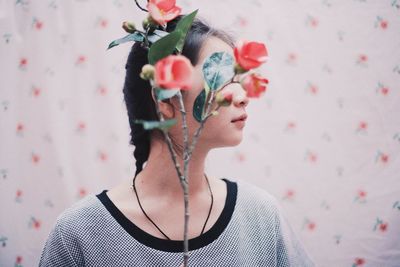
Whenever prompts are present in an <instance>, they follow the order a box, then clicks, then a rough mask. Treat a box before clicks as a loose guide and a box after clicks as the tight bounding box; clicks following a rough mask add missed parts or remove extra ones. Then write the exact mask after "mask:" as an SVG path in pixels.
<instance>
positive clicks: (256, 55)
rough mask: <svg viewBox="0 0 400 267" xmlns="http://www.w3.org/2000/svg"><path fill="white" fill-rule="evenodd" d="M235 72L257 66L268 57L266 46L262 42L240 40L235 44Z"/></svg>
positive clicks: (241, 71)
mask: <svg viewBox="0 0 400 267" xmlns="http://www.w3.org/2000/svg"><path fill="white" fill-rule="evenodd" d="M234 56H235V60H236V65H237V66H235V72H236V73H243V72H246V71H248V70H250V69H254V68H257V67H258V66H260V65H261V64H262V63H264V62H265V61H266V60H267V58H268V52H267V48H266V47H265V45H264V44H263V43H257V42H248V41H241V42H239V43H238V45H237V46H235V49H234Z"/></svg>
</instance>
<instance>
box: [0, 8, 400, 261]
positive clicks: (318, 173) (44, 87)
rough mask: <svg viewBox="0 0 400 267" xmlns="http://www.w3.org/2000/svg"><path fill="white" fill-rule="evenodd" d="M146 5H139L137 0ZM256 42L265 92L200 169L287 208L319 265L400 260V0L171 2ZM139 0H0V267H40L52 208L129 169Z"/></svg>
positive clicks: (131, 164) (57, 209)
mask: <svg viewBox="0 0 400 267" xmlns="http://www.w3.org/2000/svg"><path fill="white" fill-rule="evenodd" d="M143 2H145V1H143ZM177 4H178V5H180V6H183V8H184V12H190V11H192V10H194V9H196V8H199V9H200V12H199V15H200V16H201V17H204V18H206V19H208V20H209V21H210V22H211V23H213V24H214V25H215V26H219V27H222V28H225V29H227V30H230V31H233V32H235V33H236V34H237V36H238V37H243V38H248V39H251V40H257V41H262V42H265V43H266V45H267V47H268V49H269V53H270V61H269V63H268V64H267V65H266V66H265V68H263V69H262V71H263V74H264V75H265V76H266V77H268V78H269V80H270V85H269V88H268V90H267V93H266V94H265V96H264V97H262V98H261V99H257V100H254V101H252V102H251V103H250V105H249V107H248V113H249V119H248V123H247V126H246V128H245V130H244V131H245V132H244V141H243V143H242V144H241V145H239V146H237V147H233V148H226V149H220V150H215V151H213V152H212V154H211V155H210V159H209V160H208V162H207V173H209V174H210V175H217V176H219V177H227V178H231V179H234V180H235V179H245V180H248V181H251V182H252V183H255V184H257V185H259V186H261V187H263V188H265V189H266V190H268V191H269V192H270V193H272V194H273V195H274V196H276V197H277V198H278V199H279V200H280V201H281V203H282V206H283V207H284V209H285V211H286V213H287V216H288V219H289V221H290V222H291V224H292V227H293V229H294V230H295V231H296V233H297V234H298V235H299V237H300V239H301V241H302V242H303V243H304V245H305V247H306V249H307V250H308V251H309V252H310V254H311V256H312V257H313V258H314V259H315V260H316V263H317V265H318V266H335V267H337V266H349V267H350V266H400V226H399V225H400V177H399V172H400V157H399V156H400V119H399V118H400V52H399V47H400V32H399V29H400V1H398V0H385V1H378V0H375V1H372V0H371V1H366V0H364V1H362V0H352V1H345V0H342V1H333V0H323V1H297V0H285V1H272V0H264V1H261V0H252V1H226V0H225V1H211V0H203V1H179V0H178V2H177ZM144 17H145V14H144V13H143V12H140V11H139V10H138V9H137V8H136V6H135V4H134V1H133V0H132V1H131V0H129V1H128V0H113V1H105V0H102V1H100V0H96V1H95V0H79V1H78V0H75V1H57V0H46V1H28V0H19V1H6V0H0V73H1V74H0V75H1V78H0V209H1V210H0V212H1V213H0V218H1V219H0V266H14V265H15V266H37V263H38V260H39V257H40V253H41V250H42V248H43V245H44V242H45V240H46V238H47V236H48V234H49V231H50V229H51V228H52V227H53V224H54V222H55V218H56V217H57V216H58V215H59V214H60V213H61V212H62V211H63V210H64V209H65V208H67V207H68V206H70V205H71V204H72V203H73V202H75V201H77V200H79V199H80V198H82V197H83V196H85V195H86V194H97V193H99V192H100V191H101V190H103V189H108V188H110V187H111V186H113V185H114V184H116V183H118V182H120V181H122V180H125V179H130V178H131V177H132V175H133V174H134V170H135V169H134V161H133V156H132V155H131V153H132V151H133V147H130V146H129V144H128V143H129V135H128V134H129V128H128V120H127V116H126V111H125V107H124V103H123V96H122V82H123V77H124V64H125V60H126V56H127V53H128V51H129V49H130V44H124V45H121V46H120V47H116V48H113V49H111V50H109V51H106V47H107V45H108V43H109V42H110V41H112V40H114V39H117V38H119V37H122V36H124V35H125V32H124V31H123V30H122V29H121V23H122V21H124V20H132V21H134V22H136V23H137V24H139V25H140V23H141V20H142V19H143V18H144Z"/></svg>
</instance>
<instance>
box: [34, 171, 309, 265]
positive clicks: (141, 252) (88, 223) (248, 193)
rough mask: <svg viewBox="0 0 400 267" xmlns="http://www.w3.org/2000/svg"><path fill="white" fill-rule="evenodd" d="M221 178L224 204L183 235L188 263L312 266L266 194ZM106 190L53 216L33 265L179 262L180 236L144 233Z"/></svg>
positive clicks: (180, 250) (278, 210)
mask: <svg viewBox="0 0 400 267" xmlns="http://www.w3.org/2000/svg"><path fill="white" fill-rule="evenodd" d="M223 180H224V181H225V182H226V185H227V192H228V193H227V196H226V201H225V206H224V208H223V211H222V212H221V214H220V216H219V218H218V219H217V221H216V223H215V224H214V225H213V226H212V227H211V228H210V229H209V230H208V231H207V232H205V233H203V234H202V235H200V236H198V237H195V238H192V239H190V240H189V249H190V258H189V266H191V267H192V266H193V267H194V266H207V267H208V266H213V267H214V266H215V267H218V266H229V267H231V266H252V267H255V266H279V267H283V266H295V267H302V266H307V267H308V266H314V263H313V261H312V260H311V259H310V257H309V255H308V253H307V252H306V251H305V250H304V248H303V246H302V244H301V243H300V242H299V240H298V238H297V237H296V235H295V234H294V233H293V231H292V230H291V227H290V225H289V224H288V222H287V221H286V217H285V216H283V214H282V209H281V208H280V206H279V203H278V201H277V200H276V199H275V198H274V197H273V196H272V195H271V194H269V193H268V192H266V191H265V190H263V189H261V188H259V187H257V186H255V185H252V184H250V183H247V182H244V181H232V180H229V179H226V178H223ZM106 192H107V190H104V191H103V192H101V193H99V194H98V195H93V194H91V195H88V196H86V197H85V198H83V199H81V200H79V201H78V202H76V203H75V204H74V205H72V206H71V207H69V208H68V209H66V210H65V211H64V212H63V213H61V214H60V215H59V216H58V218H57V220H56V223H55V225H54V228H53V229H52V231H51V232H50V235H49V237H48V239H47V242H46V244H45V246H44V248H43V251H42V255H41V258H40V262H39V266H52V267H56V266H108V267H110V266H174V267H179V266H181V264H182V261H183V253H182V251H183V242H182V241H176V240H167V239H160V238H157V237H155V236H152V235H150V234H148V233H146V232H144V231H143V230H141V229H140V228H138V227H137V226H136V225H135V224H134V223H133V222H132V221H130V220H129V219H127V218H126V217H125V215H124V214H123V213H122V212H121V211H120V210H119V209H118V208H117V207H116V206H115V205H114V203H113V202H112V201H111V200H110V199H109V198H108V196H107V194H106Z"/></svg>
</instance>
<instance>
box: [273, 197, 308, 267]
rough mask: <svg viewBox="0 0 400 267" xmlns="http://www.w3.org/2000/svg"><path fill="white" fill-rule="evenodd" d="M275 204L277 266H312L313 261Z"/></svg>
mask: <svg viewBox="0 0 400 267" xmlns="http://www.w3.org/2000/svg"><path fill="white" fill-rule="evenodd" d="M275 206H276V216H275V218H276V236H277V243H276V246H277V266H278V267H289V266H290V267H294V266H296V267H314V266H315V263H314V262H313V260H312V259H311V258H310V255H309V254H308V253H307V252H306V250H305V248H304V246H303V244H302V243H301V242H300V240H299V239H298V237H297V236H296V234H295V233H294V232H293V230H292V228H291V226H290V224H289V222H288V221H287V218H286V215H285V213H284V212H283V210H282V207H281V206H280V204H279V202H278V201H277V200H276V199H275Z"/></svg>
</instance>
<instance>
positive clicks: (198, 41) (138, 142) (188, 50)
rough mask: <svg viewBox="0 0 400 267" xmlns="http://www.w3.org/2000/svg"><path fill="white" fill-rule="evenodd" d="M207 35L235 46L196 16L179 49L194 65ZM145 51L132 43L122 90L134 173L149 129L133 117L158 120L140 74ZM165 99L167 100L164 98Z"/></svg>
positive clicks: (142, 159) (170, 27)
mask: <svg viewBox="0 0 400 267" xmlns="http://www.w3.org/2000/svg"><path fill="white" fill-rule="evenodd" d="M182 17H183V15H180V16H178V17H177V18H175V19H174V20H172V21H170V22H168V24H167V32H172V31H173V30H174V29H175V27H176V25H177V23H178V21H179V20H180V19H181V18H182ZM210 36H213V37H217V38H219V39H220V40H222V41H224V42H225V43H227V44H228V45H230V46H231V47H233V46H234V39H233V37H232V36H231V35H229V34H228V33H226V32H224V31H221V30H217V29H214V28H211V27H210V26H209V25H208V24H207V23H206V22H204V21H203V20H201V19H198V18H195V20H194V21H193V24H192V26H191V28H190V29H189V31H188V33H187V35H186V39H185V43H184V46H183V50H182V55H184V56H186V57H187V58H188V59H189V60H190V62H191V63H192V65H193V66H194V65H196V64H197V63H198V58H199V52H200V49H201V47H202V45H203V43H204V41H205V40H206V39H207V38H208V37H210ZM147 51H148V50H147V49H145V48H144V47H143V46H142V43H140V42H136V43H134V44H133V46H132V49H131V51H130V53H129V56H128V60H127V63H126V65H125V69H126V76H125V83H124V87H123V93H124V100H125V104H126V108H127V111H128V118H129V125H130V128H131V134H130V135H131V140H130V144H131V145H134V146H135V151H134V153H133V155H134V157H135V159H136V174H135V176H136V175H137V174H138V173H139V172H140V171H142V169H143V164H144V163H145V162H146V161H147V159H148V157H149V153H150V138H151V132H150V131H148V130H145V129H144V128H143V125H142V124H137V123H134V120H136V119H142V120H159V118H158V116H157V112H156V107H155V103H154V101H153V99H152V95H151V86H150V83H149V82H148V81H145V80H143V79H142V78H140V76H139V75H140V72H141V71H142V67H143V65H145V64H147V63H148V61H147ZM168 101H169V100H167V101H166V102H168ZM153 131H159V132H160V133H161V131H160V130H158V129H155V130H153ZM172 141H173V140H172ZM173 143H174V146H175V147H176V148H177V150H178V151H180V150H181V148H179V147H178V146H177V144H176V142H173Z"/></svg>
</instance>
